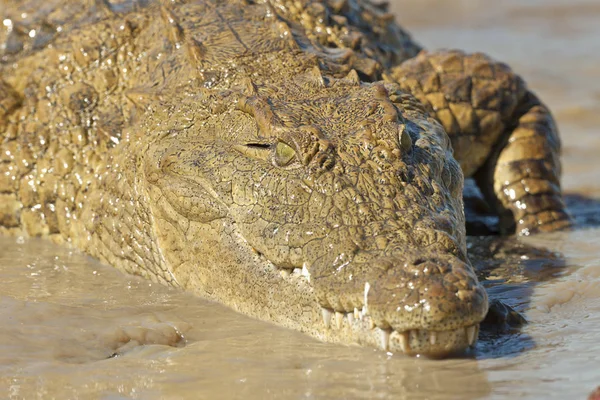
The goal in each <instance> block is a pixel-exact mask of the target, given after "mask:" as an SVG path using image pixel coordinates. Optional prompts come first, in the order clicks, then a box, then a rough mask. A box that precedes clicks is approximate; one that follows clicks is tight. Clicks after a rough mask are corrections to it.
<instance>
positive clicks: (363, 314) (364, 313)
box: [361, 304, 369, 318]
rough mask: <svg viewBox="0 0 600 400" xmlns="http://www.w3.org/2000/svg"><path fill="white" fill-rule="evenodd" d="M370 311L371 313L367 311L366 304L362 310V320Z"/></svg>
mask: <svg viewBox="0 0 600 400" xmlns="http://www.w3.org/2000/svg"><path fill="white" fill-rule="evenodd" d="M368 311H369V310H368V309H367V305H366V304H365V305H364V306H363V308H362V311H361V314H362V315H361V318H362V317H364V316H365V315H367V314H368Z"/></svg>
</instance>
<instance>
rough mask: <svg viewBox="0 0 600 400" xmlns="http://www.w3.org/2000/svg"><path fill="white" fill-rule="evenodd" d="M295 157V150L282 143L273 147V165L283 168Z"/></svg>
mask: <svg viewBox="0 0 600 400" xmlns="http://www.w3.org/2000/svg"><path fill="white" fill-rule="evenodd" d="M295 157H296V150H294V149H293V148H291V147H290V146H288V145H287V144H285V143H283V142H279V143H277V146H276V147H275V163H276V164H277V165H279V166H280V167H285V166H286V165H288V164H289V163H290V162H291V161H292V160H293V159H294V158H295Z"/></svg>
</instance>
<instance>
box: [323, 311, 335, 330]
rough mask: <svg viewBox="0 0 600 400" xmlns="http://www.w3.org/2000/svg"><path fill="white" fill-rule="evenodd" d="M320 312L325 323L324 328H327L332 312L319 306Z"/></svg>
mask: <svg viewBox="0 0 600 400" xmlns="http://www.w3.org/2000/svg"><path fill="white" fill-rule="evenodd" d="M321 314H322V315H323V322H324V323H325V328H328V329H329V326H330V325H331V317H332V316H333V313H332V312H331V311H329V310H328V309H326V308H321Z"/></svg>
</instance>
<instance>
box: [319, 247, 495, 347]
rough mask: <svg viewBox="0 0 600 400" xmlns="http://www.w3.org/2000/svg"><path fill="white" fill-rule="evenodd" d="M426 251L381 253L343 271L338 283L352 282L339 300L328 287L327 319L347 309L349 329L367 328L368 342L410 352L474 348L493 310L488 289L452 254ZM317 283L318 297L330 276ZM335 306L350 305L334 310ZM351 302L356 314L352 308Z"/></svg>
mask: <svg viewBox="0 0 600 400" xmlns="http://www.w3.org/2000/svg"><path fill="white" fill-rule="evenodd" d="M422 253H423V255H420V256H416V255H415V256H408V257H387V256H385V257H377V258H375V259H373V260H372V261H371V262H368V263H364V264H356V265H352V266H351V265H348V269H347V271H345V272H341V271H340V272H338V274H336V275H337V277H336V281H337V282H338V284H339V282H341V281H347V282H348V285H347V287H345V288H343V289H341V290H339V291H337V293H338V294H339V297H338V298H335V299H334V298H332V296H331V293H332V292H331V291H329V292H328V295H327V298H326V299H323V300H322V301H321V304H324V303H323V301H325V304H328V305H329V306H328V307H325V308H324V310H325V311H324V313H323V316H324V323H325V324H329V321H327V319H328V318H330V317H331V316H333V314H334V312H335V315H336V317H338V315H340V316H343V315H344V313H348V314H346V315H351V317H349V321H348V324H347V325H348V329H351V330H361V329H362V330H364V331H365V332H364V336H365V337H366V338H367V339H366V340H368V341H374V342H375V344H378V345H379V346H380V347H381V348H383V349H385V350H390V351H394V352H402V353H405V354H422V355H427V356H433V357H439V356H445V355H449V354H455V353H460V352H462V351H464V350H465V349H467V348H468V347H470V346H473V345H474V344H475V342H476V340H477V335H478V332H479V323H480V322H481V321H482V320H483V318H484V317H485V315H486V313H487V309H488V301H487V295H486V292H485V290H484V289H483V287H482V286H481V285H480V284H479V283H478V281H477V278H476V276H475V274H474V272H473V269H472V267H471V266H470V265H469V264H468V263H467V262H465V261H463V260H461V259H460V258H458V257H455V256H453V255H451V254H447V255H442V256H440V255H439V254H437V255H436V256H432V257H427V254H426V253H427V252H426V251H423V252H422ZM340 274H344V275H345V274H348V275H347V276H346V275H345V276H344V277H341V276H339V275H340ZM350 276H352V278H351V279H350ZM344 278H346V279H344ZM313 282H314V285H315V291H316V293H317V296H319V293H321V290H320V289H321V288H322V287H326V286H327V278H326V277H322V278H321V279H319V278H318V277H317V278H316V279H313ZM331 304H337V305H338V307H340V305H342V306H341V307H342V308H345V309H340V310H338V309H336V308H335V307H334V308H333V309H331V308H329V307H331ZM350 306H354V312H349V310H348V308H349V307H350ZM336 322H337V325H338V327H340V326H341V325H342V324H340V323H339V321H336Z"/></svg>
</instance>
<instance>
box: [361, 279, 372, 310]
mask: <svg viewBox="0 0 600 400" xmlns="http://www.w3.org/2000/svg"><path fill="white" fill-rule="evenodd" d="M369 289H371V285H370V284H369V282H365V301H364V303H363V304H364V305H365V306H364V307H363V311H364V309H365V308H367V297H368V296H369Z"/></svg>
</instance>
